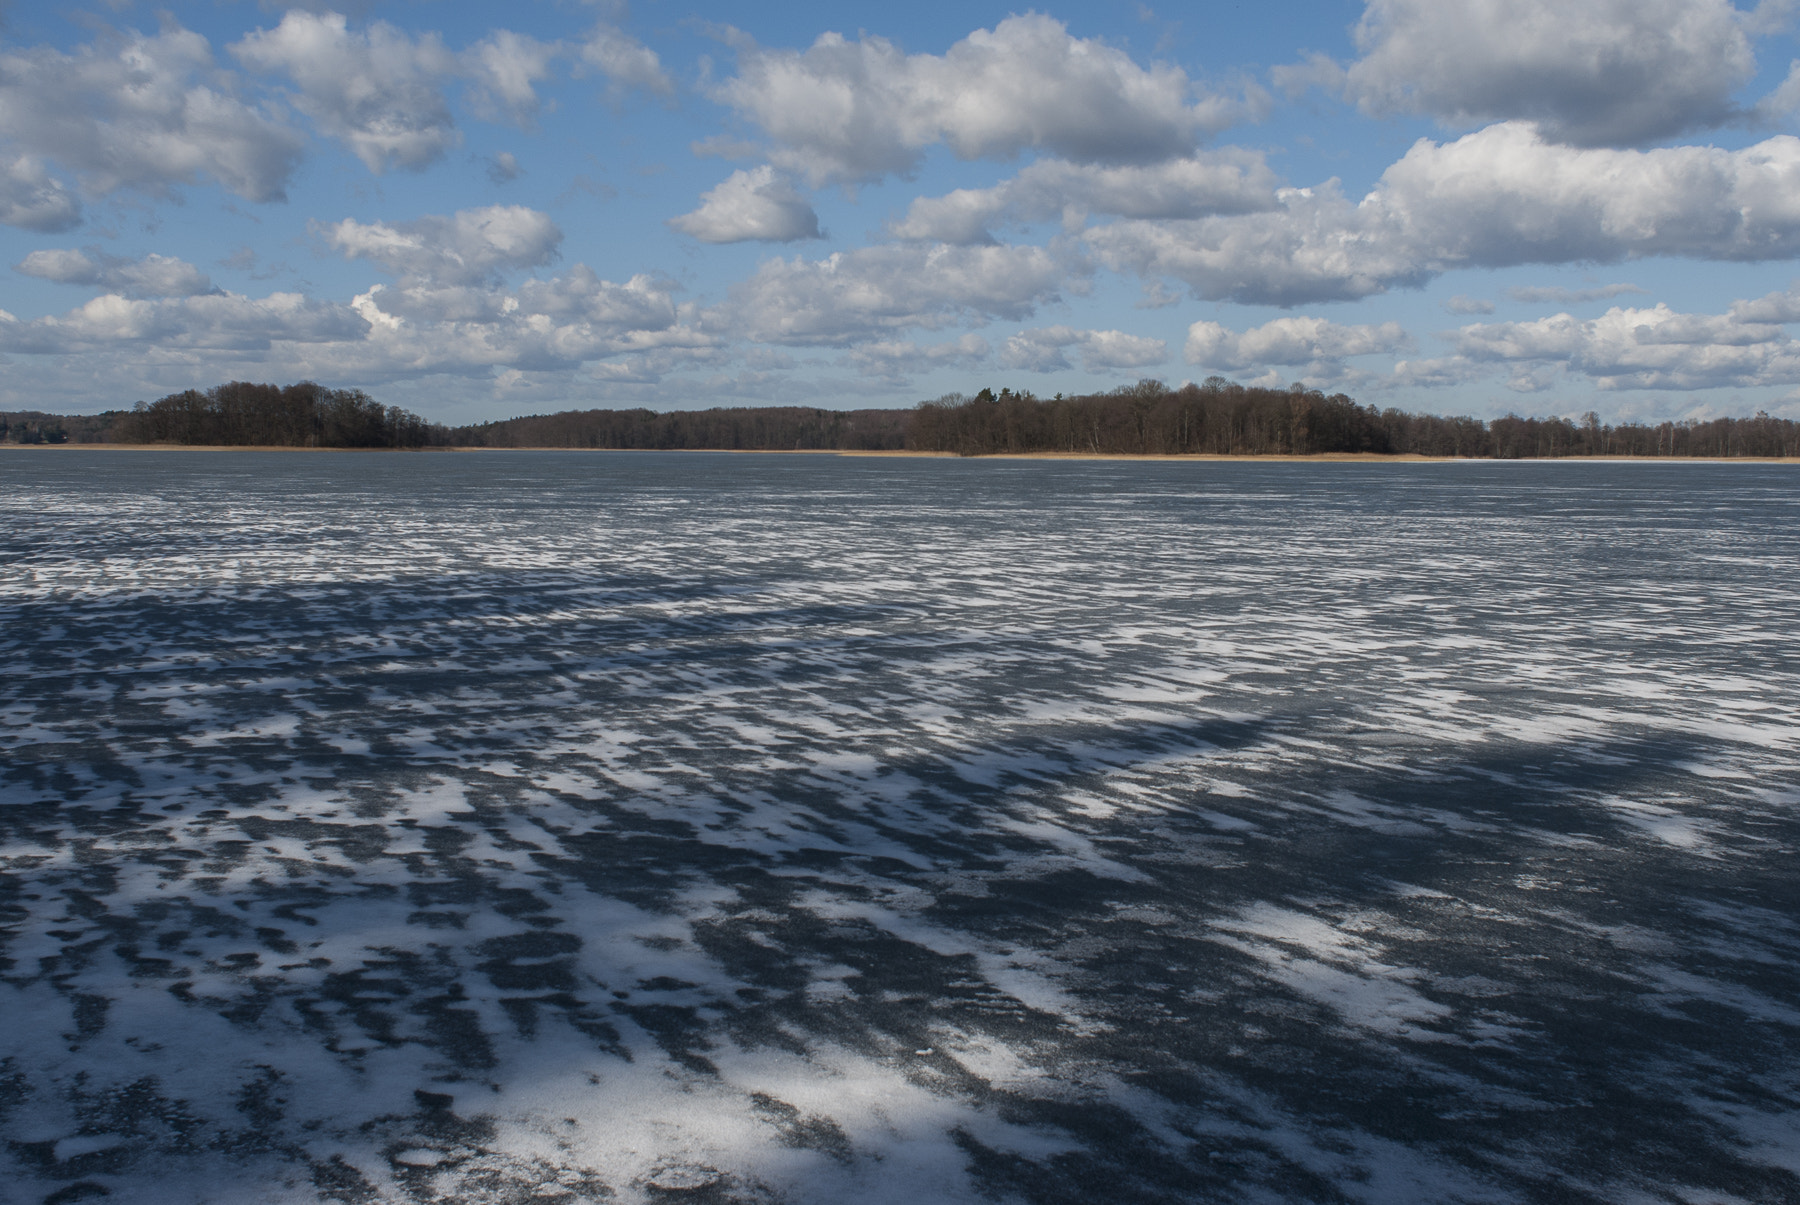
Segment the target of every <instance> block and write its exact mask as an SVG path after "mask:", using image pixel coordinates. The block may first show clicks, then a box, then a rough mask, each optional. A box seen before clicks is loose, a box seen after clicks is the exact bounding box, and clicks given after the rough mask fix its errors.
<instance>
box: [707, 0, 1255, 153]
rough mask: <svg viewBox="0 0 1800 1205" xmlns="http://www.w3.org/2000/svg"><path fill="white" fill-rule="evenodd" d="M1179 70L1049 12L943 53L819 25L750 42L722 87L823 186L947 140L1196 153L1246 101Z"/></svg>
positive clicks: (990, 148) (980, 145)
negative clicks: (789, 39)
mask: <svg viewBox="0 0 1800 1205" xmlns="http://www.w3.org/2000/svg"><path fill="white" fill-rule="evenodd" d="M1192 92H1193V85H1192V83H1191V82H1190V81H1189V79H1188V77H1187V75H1186V73H1184V72H1183V71H1181V70H1180V69H1179V68H1176V67H1171V66H1167V65H1162V64H1157V65H1153V66H1151V67H1150V68H1148V69H1146V68H1142V67H1139V66H1138V65H1137V64H1136V63H1134V62H1133V61H1132V60H1131V58H1130V56H1128V55H1127V54H1125V53H1124V52H1123V51H1120V50H1117V49H1114V48H1112V47H1110V46H1107V45H1105V44H1104V43H1102V42H1100V41H1098V40H1095V39H1084V38H1076V37H1072V36H1070V34H1069V32H1068V29H1067V27H1066V26H1064V25H1063V23H1062V22H1060V21H1057V20H1055V19H1053V18H1051V17H1047V16H1043V15H1041V14H1028V15H1025V16H1014V17H1008V18H1007V19H1006V20H1004V21H1001V22H1000V23H999V24H998V25H996V26H995V27H994V28H993V29H992V30H985V29H982V30H976V31H975V32H974V33H972V34H970V35H969V36H968V37H967V38H964V39H963V40H962V41H960V42H957V43H956V44H955V45H953V46H951V47H950V49H949V50H948V51H947V52H946V53H945V54H943V55H930V54H914V55H908V54H905V53H903V52H902V51H901V50H900V49H899V48H898V47H896V46H895V45H894V44H893V43H892V42H889V41H887V40H886V39H883V38H877V37H864V38H862V39H860V40H859V41H855V42H852V41H849V40H848V39H846V38H844V37H843V36H842V35H841V34H836V33H826V34H822V35H820V37H819V39H818V40H817V41H815V42H814V43H813V44H812V46H811V47H810V48H808V49H807V50H805V51H793V50H764V49H761V48H758V47H756V46H753V45H748V44H740V49H739V54H738V74H737V76H736V77H734V78H732V79H729V80H727V81H725V82H724V83H723V84H722V85H720V86H719V87H718V89H717V90H716V93H715V94H716V95H717V96H718V98H719V99H720V100H722V101H724V102H725V103H727V104H730V105H731V106H733V107H734V108H736V109H737V110H738V111H739V112H740V113H742V114H744V115H745V116H747V117H749V118H750V119H751V120H753V121H755V122H756V123H757V124H758V125H760V126H761V127H762V128H763V129H764V130H766V131H767V132H768V134H769V136H770V137H771V138H772V139H773V140H774V142H775V147H774V149H773V151H772V153H771V158H772V159H773V160H774V161H775V162H776V163H777V164H778V165H779V166H782V167H785V168H788V169H790V170H794V171H798V172H803V173H805V175H806V176H807V177H808V178H809V180H810V181H811V182H812V183H813V184H814V185H818V184H822V183H824V182H826V181H828V180H842V181H859V180H875V179H879V178H880V177H882V176H884V175H888V174H890V173H904V172H907V171H910V170H911V169H912V168H913V167H914V166H916V165H917V163H918V162H919V158H920V155H921V153H922V152H923V150H924V148H926V147H928V146H931V145H934V144H937V143H944V144H946V145H948V146H949V147H950V149H951V150H952V151H953V152H954V153H955V154H956V155H957V156H958V157H959V158H963V159H976V158H1001V159H1004V158H1010V157H1011V156H1013V155H1016V154H1018V153H1019V152H1020V151H1023V150H1027V149H1032V150H1039V151H1046V152H1049V153H1051V154H1054V155H1058V156H1061V157H1063V158H1067V159H1072V160H1076V161H1079V162H1101V163H1144V162H1154V161H1157V160H1160V159H1166V158H1172V157H1177V156H1181V155H1184V154H1187V153H1188V152H1189V151H1191V150H1192V149H1193V145H1194V140H1195V138H1196V137H1197V136H1199V135H1200V134H1202V133H1209V132H1212V131H1216V130H1219V129H1222V128H1224V127H1225V126H1226V125H1229V124H1230V123H1231V122H1232V121H1234V120H1237V119H1238V118H1239V117H1240V116H1241V115H1242V114H1243V112H1244V105H1243V103H1241V102H1229V101H1225V100H1223V99H1220V98H1217V97H1211V98H1207V99H1204V100H1202V101H1200V102H1199V103H1197V104H1196V103H1190V96H1191V94H1192Z"/></svg>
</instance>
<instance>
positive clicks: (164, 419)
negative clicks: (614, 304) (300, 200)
mask: <svg viewBox="0 0 1800 1205" xmlns="http://www.w3.org/2000/svg"><path fill="white" fill-rule="evenodd" d="M0 442H7V443H39V444H42V443H50V444H57V443H105V442H117V443H140V444H147V443H163V444H213V445H220V444H223V445H238V446H268V447H275V446H283V447H311V448H455V447H463V448H616V449H643V450H677V449H690V450H702V449H717V450H726V451H871V452H879V451H900V450H910V451H918V452H942V453H950V454H953V455H958V456H990V455H997V454H1007V453H1013V454H1018V453H1031V452H1061V453H1074V454H1083V453H1086V454H1103V455H1193V454H1209V455H1238V456H1264V455H1292V456H1307V455H1317V454H1323V453H1377V454H1390V455H1391V454H1416V455H1422V456H1453V457H1481V458H1495V459H1507V460H1515V459H1527V458H1533V459H1535V458H1548V457H1566V456H1648V457H1668V456H1674V457H1740V456H1759V457H1763V456H1767V457H1797V456H1800V423H1797V422H1795V421H1794V420H1792V419H1785V418H1773V417H1771V416H1769V415H1767V414H1763V413H1758V414H1756V415H1755V416H1753V417H1750V418H1716V419H1687V420H1682V421H1678V422H1663V423H1636V422H1625V423H1618V424H1605V423H1602V422H1601V421H1600V419H1599V416H1598V415H1597V414H1594V413H1592V412H1589V413H1588V414H1585V415H1583V416H1582V417H1581V418H1580V419H1569V418H1554V417H1553V418H1520V417H1518V416H1517V415H1510V414H1509V415H1507V416H1505V417H1503V418H1496V419H1489V420H1485V421H1484V420H1482V419H1478V418H1470V417H1445V416H1441V415H1434V414H1411V413H1407V412H1405V411H1401V410H1397V409H1392V408H1390V409H1387V410H1381V409H1378V408H1376V407H1374V406H1364V405H1358V404H1357V402H1356V401H1355V400H1353V399H1352V398H1349V397H1347V396H1345V395H1344V394H1342V393H1333V394H1329V395H1327V394H1325V393H1322V392H1320V391H1318V390H1309V389H1305V388H1303V387H1301V386H1298V385H1295V386H1292V387H1290V388H1287V389H1267V388H1261V387H1257V386H1249V385H1239V384H1236V383H1235V382H1232V381H1228V380H1225V379H1224V378H1223V377H1209V378H1208V379H1207V380H1205V381H1204V382H1202V383H1200V384H1198V385H1194V384H1187V385H1183V386H1181V387H1180V388H1179V389H1171V388H1169V387H1168V386H1166V385H1164V384H1163V383H1162V382H1160V381H1150V380H1146V381H1139V382H1138V383H1137V384H1135V385H1122V386H1120V387H1119V388H1117V389H1113V390H1111V391H1108V392H1105V393H1094V394H1084V395H1081V396H1077V397H1064V396H1063V395H1061V394H1057V395H1056V396H1055V397H1052V398H1039V397H1037V396H1036V395H1034V394H1032V393H1031V392H1029V391H1022V392H1014V391H1013V390H1012V389H1010V388H1003V389H1001V390H1000V391H999V392H998V393H996V392H995V391H994V390H992V389H982V390H981V391H980V392H979V393H977V394H975V395H974V396H973V397H968V396H965V395H963V394H960V393H953V394H947V395H945V396H944V397H940V398H938V399H936V400H935V401H928V402H920V403H919V404H918V405H917V406H915V407H913V408H911V409H907V410H898V409H896V410H881V409H864V410H828V409H821V408H815V407H806V406H755V407H751V406H740V407H715V408H713V409H710V410H674V411H667V412H657V411H654V410H646V409H632V410H569V411H564V412H562V413H558V414H544V415H527V416H523V417H519V418H509V419H500V420H497V421H494V422H487V423H478V424H473V425H469V426H462V427H445V426H442V425H439V424H437V423H431V422H427V421H426V420H425V419H423V418H420V417H419V416H418V415H416V414H413V413H411V412H410V411H406V410H402V409H400V408H398V407H395V406H383V405H382V404H381V403H380V402H378V401H376V400H375V399H374V398H372V397H370V396H369V395H368V394H366V393H364V392H363V391H362V390H360V389H328V388H326V387H324V386H322V385H318V384H315V383H313V382H311V381H301V382H299V383H298V384H294V385H285V386H283V385H256V384H251V383H249V382H245V381H232V382H230V383H228V384H224V385H217V386H214V387H213V388H211V389H207V390H204V391H202V390H197V389H189V390H185V391H183V392H181V393H172V394H169V395H168V396H167V397H163V398H159V399H157V400H156V401H154V402H149V403H146V402H139V403H137V405H136V406H135V407H133V408H132V409H130V410H114V411H108V412H107V413H105V414H100V415H56V414H45V413H40V412H37V411H19V412H12V413H0Z"/></svg>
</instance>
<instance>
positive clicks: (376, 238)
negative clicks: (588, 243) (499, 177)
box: [321, 205, 562, 285]
mask: <svg viewBox="0 0 1800 1205" xmlns="http://www.w3.org/2000/svg"><path fill="white" fill-rule="evenodd" d="M321 232H322V234H323V235H324V238H325V241H326V242H327V243H329V244H330V245H331V246H333V247H335V248H337V249H338V250H339V251H342V252H343V253H344V258H346V259H367V260H372V261H374V262H375V263H378V264H380V265H381V266H382V267H383V268H384V269H386V270H387V271H388V272H389V273H391V274H392V275H394V276H396V277H398V278H399V280H400V282H401V283H402V284H403V285H411V284H416V283H421V282H427V281H429V282H433V283H436V284H475V283H478V282H481V281H486V280H489V279H492V278H493V277H495V276H497V275H499V274H500V273H502V272H507V271H514V270H518V269H523V268H536V267H539V266H541V265H543V264H546V263H548V262H550V260H551V258H552V257H554V256H555V254H556V248H557V246H558V244H560V243H561V242H562V231H561V230H560V229H558V227H557V225H556V223H555V222H553V221H551V220H550V217H549V215H548V214H545V213H541V212H539V211H538V210H535V209H528V208H526V207H525V206H523V205H489V206H486V207H485V208H482V209H464V210H460V211H458V212H457V213H454V214H451V215H450V216H448V217H442V216H438V215H431V216H427V217H422V218H416V219H414V220H413V221H410V222H395V223H388V222H369V223H366V224H365V223H362V222H358V221H356V220H355V219H354V218H345V219H344V220H343V221H341V222H337V223H335V224H333V225H330V226H326V227H323V228H322V231H321Z"/></svg>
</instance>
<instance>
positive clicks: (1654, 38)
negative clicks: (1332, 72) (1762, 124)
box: [1314, 0, 1756, 146]
mask: <svg viewBox="0 0 1800 1205" xmlns="http://www.w3.org/2000/svg"><path fill="white" fill-rule="evenodd" d="M1356 42H1357V46H1358V49H1360V50H1361V51H1362V52H1363V57H1362V58H1360V59H1358V60H1357V61H1356V62H1354V63H1352V64H1351V65H1350V67H1349V68H1348V70H1347V72H1346V73H1345V79H1344V85H1345V92H1346V95H1347V96H1348V97H1349V98H1350V99H1351V100H1354V101H1355V102H1356V103H1357V104H1359V105H1360V106H1361V107H1362V108H1363V110H1364V111H1365V112H1368V113H1371V114H1376V115H1384V114H1390V113H1402V112H1410V113H1425V114H1429V115H1431V116H1433V117H1436V118H1438V119H1439V120H1441V121H1444V122H1448V123H1452V124H1456V125H1479V124H1484V123H1487V122H1491V121H1504V120H1509V119H1521V120H1529V121H1536V122H1539V123H1541V125H1542V128H1543V130H1544V132H1545V135H1546V136H1547V137H1548V138H1550V139H1552V140H1555V141H1558V142H1567V143H1572V144H1574V145H1578V146H1602V145H1623V144H1638V143H1643V142H1650V141H1655V140H1657V139H1661V138H1667V137H1670V136H1672V135H1675V134H1679V133H1681V132H1682V131H1684V130H1691V129H1695V128H1704V127H1710V126H1716V125H1720V124H1722V123H1723V122H1725V121H1727V120H1728V119H1730V118H1731V117H1732V115H1733V106H1732V101H1731V95H1732V93H1733V92H1734V91H1735V90H1736V89H1737V88H1739V87H1741V86H1742V85H1743V84H1745V83H1747V82H1748V81H1749V79H1750V77H1751V76H1752V75H1753V74H1754V73H1755V71H1756V61H1755V57H1754V55H1753V54H1752V52H1751V48H1750V40H1749V38H1748V37H1747V36H1746V33H1745V30H1744V21H1743V14H1741V13H1739V12H1738V11H1737V10H1736V9H1734V8H1733V7H1732V6H1731V4H1730V3H1728V0H1583V2H1582V3H1576V4H1570V3H1566V2H1564V0H1482V2H1480V3H1446V2H1445V0H1369V3H1368V7H1367V9H1366V10H1365V11H1364V13H1363V17H1362V20H1361V22H1360V23H1359V24H1358V25H1357V27H1356ZM1314 70H1315V72H1317V71H1318V67H1317V66H1316V65H1315V67H1314ZM1321 78H1323V77H1322V76H1321Z"/></svg>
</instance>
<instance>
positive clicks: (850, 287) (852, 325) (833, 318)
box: [719, 245, 1064, 345]
mask: <svg viewBox="0 0 1800 1205" xmlns="http://www.w3.org/2000/svg"><path fill="white" fill-rule="evenodd" d="M1063 271H1064V270H1063V266H1062V265H1061V264H1060V263H1059V262H1058V261H1057V259H1056V258H1055V257H1054V256H1052V255H1051V254H1050V253H1049V252H1048V251H1046V250H1045V249H1043V248H1042V247H1010V246H1000V247H954V246H945V245H938V246H931V247H919V246H906V245H894V246H880V247H863V248H859V249H857V250H854V251H840V252H837V253H836V254H834V255H831V256H829V257H828V258H826V259H822V260H807V259H793V260H785V259H777V260H771V261H769V262H767V263H765V264H763V265H762V267H761V268H760V269H758V271H757V273H756V275H754V276H752V277H751V278H750V279H749V280H746V281H743V282H741V283H740V284H739V285H737V286H736V287H734V288H733V289H732V291H731V299H730V301H729V302H728V303H727V305H726V306H725V307H723V308H722V311H721V313H720V315H719V317H720V320H721V321H723V322H725V323H727V324H728V325H730V326H731V327H732V328H733V329H734V330H736V331H737V332H739V333H742V334H744V335H748V336H749V337H751V338H754V339H758V340H761V341H763V342H766V343H782V344H801V345H805V344H823V345H843V344H849V343H854V342H857V341H858V340H860V339H864V338H868V337H871V336H878V335H880V334H882V333H884V332H891V331H897V330H903V329H906V328H909V327H923V328H925V329H931V330H935V329H938V328H941V327H943V326H945V325H947V324H949V323H950V322H953V321H955V320H957V319H959V318H968V319H974V320H981V319H984V318H1022V317H1024V316H1025V315H1027V314H1029V313H1030V312H1031V311H1032V310H1033V309H1035V308H1036V307H1037V306H1038V305H1039V304H1042V303H1043V302H1046V301H1049V300H1051V299H1052V298H1053V297H1055V296H1056V292H1057V289H1058V287H1059V286H1060V284H1061V282H1062V278H1063Z"/></svg>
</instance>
